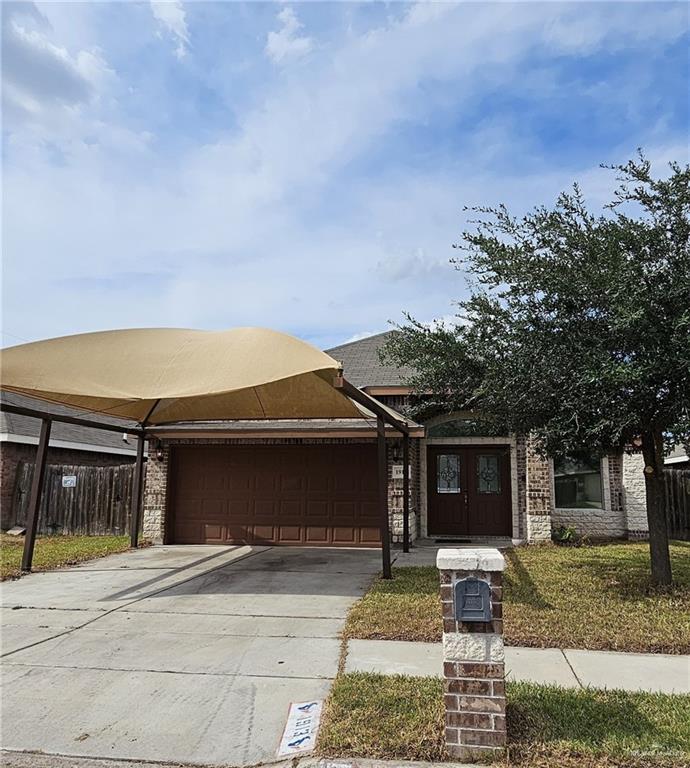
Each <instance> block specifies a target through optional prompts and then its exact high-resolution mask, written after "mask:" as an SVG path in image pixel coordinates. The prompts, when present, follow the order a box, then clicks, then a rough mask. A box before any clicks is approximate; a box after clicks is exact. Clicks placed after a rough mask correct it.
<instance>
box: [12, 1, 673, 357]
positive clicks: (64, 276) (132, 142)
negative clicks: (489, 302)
mask: <svg viewBox="0 0 690 768" xmlns="http://www.w3.org/2000/svg"><path fill="white" fill-rule="evenodd" d="M250 7H251V6H250ZM669 8H670V6H663V7H660V9H659V10H658V11H657V9H654V13H655V14H656V13H658V14H659V15H660V16H662V17H663V18H664V19H665V26H664V24H662V22H660V21H657V22H655V24H656V27H657V34H658V35H659V37H663V36H664V35H665V36H668V35H672V34H675V30H676V29H677V28H680V29H682V25H681V24H679V22H678V19H677V18H674V16H673V13H672V12H671V11H670V10H669ZM587 9H588V12H590V13H593V14H595V16H596V17H597V18H598V19H599V23H598V24H596V23H593V24H592V25H591V28H592V30H593V32H592V34H594V35H595V39H596V41H597V42H596V44H597V45H599V46H602V47H603V46H606V45H607V39H608V38H611V37H616V38H618V37H625V36H626V35H629V36H632V37H634V35H635V34H636V29H637V28H638V26H640V25H643V22H644V18H645V16H646V15H649V14H650V13H651V12H650V11H646V13H643V14H642V16H643V18H642V20H640V18H639V17H638V16H637V15H636V14H631V15H630V17H629V18H628V17H626V18H623V17H621V18H620V19H618V20H617V21H616V24H613V25H612V26H610V27H608V28H607V29H608V31H607V33H606V35H604V36H602V34H601V31H600V27H601V26H604V27H605V26H606V24H607V23H608V22H607V21H606V19H607V16H606V14H607V12H608V11H606V9H601V11H600V10H599V9H598V8H597V7H596V6H594V5H588V6H587ZM284 10H289V9H284ZM432 11H433V12H432ZM146 12H147V11H146ZM581 12H582V10H581V7H580V9H579V10H578V13H581ZM563 13H564V12H563V11H562V10H559V9H558V8H556V7H552V6H548V5H538V6H534V7H532V6H531V5H524V4H522V5H518V6H517V7H515V6H512V5H507V4H506V5H504V4H496V5H494V4H485V5H484V4H482V5H471V6H468V5H462V4H459V5H455V4H444V5H440V4H439V5H435V6H434V7H433V8H431V7H429V8H427V7H426V6H422V7H419V8H413V9H412V10H411V11H409V12H406V13H404V14H403V15H402V16H400V17H399V18H397V19H393V20H390V21H387V22H386V23H385V24H382V25H381V26H380V27H379V28H378V29H376V30H374V31H372V32H370V33H369V34H367V35H365V36H363V37H357V38H355V37H348V38H347V39H346V40H345V42H344V43H343V44H342V45H341V46H339V47H334V48H333V49H332V50H329V58H328V60H327V61H324V60H319V61H317V62H315V66H313V67H311V66H308V65H309V64H310V63H311V58H310V60H309V61H308V62H306V65H305V67H304V69H303V71H301V72H300V78H299V80H291V79H287V78H284V77H281V78H280V82H278V83H276V84H275V85H274V86H273V87H272V88H270V89H269V91H268V93H267V94H266V93H265V92H261V93H260V94H257V99H256V105H255V106H254V107H253V108H252V109H251V110H249V111H247V112H244V113H240V114H239V115H238V124H237V125H236V126H235V127H234V128H233V130H232V131H227V132H225V133H224V134H223V135H222V136H221V138H220V139H218V140H214V141H212V142H209V143H208V144H206V145H201V144H197V145H195V146H193V147H192V148H191V149H187V150H183V151H180V152H178V153H176V154H175V155H174V157H169V156H165V157H161V156H158V155H157V154H156V149H155V146H151V145H150V144H149V143H148V142H147V141H146V140H145V137H143V136H141V137H139V135H138V134H133V132H132V131H128V127H127V123H126V121H122V122H117V123H116V124H115V125H112V126H110V127H107V128H104V127H101V129H100V133H99V134H98V136H99V141H98V142H97V143H95V144H94V143H84V142H82V143H81V144H79V146H78V147H75V148H74V151H73V154H72V156H71V157H70V161H69V163H65V164H64V165H61V166H60V165H56V164H52V163H48V162H46V161H45V158H44V157H42V156H39V155H37V154H32V153H31V152H29V150H28V149H27V150H26V152H25V153H23V154H21V155H19V156H16V155H15V156H14V157H13V158H12V161H13V162H12V167H10V168H8V169H6V171H5V213H4V221H5V242H4V248H5V254H6V258H5V262H4V267H3V271H4V274H3V277H4V290H5V302H4V310H3V312H4V313H5V317H9V318H10V319H11V320H10V322H8V323H7V325H6V330H7V331H8V332H10V333H15V334H18V335H22V336H24V337H27V338H35V337H40V336H48V335H59V334H61V333H69V332H75V331H78V330H91V329H96V328H99V327H100V328H102V327H123V326H136V325H140V326H141V325H175V326H191V327H194V326H197V327H227V326H231V325H239V324H243V325H246V324H251V325H264V326H269V327H276V328H282V329H285V330H289V331H290V330H291V331H293V332H304V330H305V329H310V330H311V329H318V335H316V336H314V335H313V336H312V338H313V340H314V342H315V343H318V344H321V345H322V346H329V345H332V344H333V343H335V342H337V341H339V340H341V339H342V338H343V336H347V335H349V334H350V333H351V332H352V331H353V330H356V329H372V328H381V329H384V328H385V327H386V322H387V321H388V320H389V319H392V320H399V319H400V317H401V311H402V310H404V309H409V310H411V311H412V312H413V313H414V314H415V315H417V316H419V317H420V318H421V319H431V318H433V317H435V316H443V315H445V314H449V313H452V311H453V307H452V304H451V299H452V298H459V297H460V296H461V295H462V292H463V291H464V290H465V285H464V281H463V279H462V276H461V275H454V273H453V271H452V269H451V268H450V267H449V266H447V265H446V262H447V260H449V259H450V258H451V257H452V256H454V255H457V253H456V252H454V251H452V249H451V243H452V242H454V241H456V240H457V239H458V237H459V232H460V230H461V228H462V221H461V215H460V211H461V208H462V205H463V204H465V203H467V204H480V203H494V202H497V201H498V200H502V201H505V202H506V203H508V204H509V205H510V206H511V207H518V208H520V207H522V206H525V205H531V204H532V203H536V202H546V203H548V202H550V201H552V200H553V197H554V195H555V194H556V193H557V192H558V191H560V190H561V189H562V188H564V187H565V186H567V185H568V184H569V183H570V182H571V181H572V179H573V178H582V177H583V176H584V177H585V182H588V181H591V183H592V186H593V187H594V188H595V189H599V188H600V189H602V190H603V189H604V187H606V188H608V189H610V176H608V177H607V183H606V184H605V185H604V184H601V178H602V177H603V175H604V174H605V172H599V171H596V170H595V171H592V172H591V173H590V167H589V165H588V164H584V165H582V164H581V165H580V166H575V165H574V164H573V163H572V162H570V161H569V160H568V159H564V161H563V163H562V164H561V165H560V166H559V167H557V168H553V167H551V168H549V169H548V170H545V169H544V167H543V166H539V164H538V163H535V164H534V167H533V168H532V169H530V170H528V171H523V172H521V173H519V174H514V175H511V168H510V167H505V168H501V169H500V171H496V170H495V166H496V164H495V163H493V164H492V162H491V158H492V157H493V147H494V146H495V145H496V144H500V143H502V142H503V140H504V139H503V136H502V135H501V132H500V131H497V130H496V128H495V126H491V131H490V133H488V132H487V133H484V132H483V131H482V129H481V127H479V128H478V129H477V131H476V136H475V139H474V142H473V147H470V148H469V151H468V150H467V148H463V149H460V150H459V151H458V158H457V159H456V160H455V164H454V166H453V167H448V168H446V169H445V170H444V171H438V170H432V169H424V170H419V169H418V168H417V169H415V168H410V167H405V166H404V164H401V167H400V169H399V172H398V175H397V176H396V177H395V178H393V177H391V176H385V175H382V176H381V177H377V176H372V175H371V174H363V176H364V178H363V179H362V180H360V181H357V180H354V181H353V179H352V178H347V179H344V183H342V184H341V183H340V182H341V180H343V169H344V168H345V167H346V166H347V165H348V163H349V162H350V161H351V160H352V159H353V158H359V157H362V156H363V155H364V153H365V152H366V151H367V150H368V149H369V148H370V147H371V146H372V144H373V143H374V142H375V141H376V140H378V139H380V138H381V137H383V136H386V135H387V132H388V131H390V130H391V128H392V127H394V126H395V125H396V124H398V123H400V122H404V121H406V120H414V121H418V122H421V121H422V120H423V119H425V118H427V117H428V118H429V119H430V120H433V117H434V114H433V108H434V105H433V103H431V104H430V103H429V102H427V101H425V100H423V99H420V98H418V96H419V91H418V86H419V83H420V82H423V81H426V80H428V79H434V80H435V82H446V81H448V82H452V88H453V99H454V103H456V104H457V105H458V109H462V105H463V102H464V100H465V99H466V98H467V96H468V95H471V94H472V93H473V92H474V91H473V89H474V90H476V89H481V88H484V87H485V83H486V81H485V80H480V79H479V75H480V74H481V75H482V77H485V72H489V73H490V76H491V77H493V78H494V82H493V83H492V84H493V85H503V86H504V87H510V86H511V83H513V82H514V78H516V77H521V76H522V74H523V73H522V72H521V69H520V66H519V65H520V62H521V60H522V58H523V57H524V56H526V55H528V54H529V53H530V52H531V51H532V50H534V48H535V46H538V45H540V44H542V43H543V42H544V39H545V35H544V21H543V17H544V15H545V14H546V15H549V16H550V17H551V18H553V19H558V18H561V17H560V16H559V15H558V14H561V15H562V14H563ZM569 13H574V12H570V11H569ZM286 18H288V19H289V16H288V17H286ZM282 21H283V22H285V19H283V20H282ZM298 23H299V22H298ZM185 30H186V27H185ZM276 34H277V33H276ZM292 34H293V35H295V34H297V30H294V29H293V33H292ZM547 44H548V45H549V46H552V47H556V46H557V45H558V41H557V40H556V41H554V39H553V37H550V38H549V39H548V40H547ZM56 45H57V44H56ZM58 47H59V46H58ZM72 58H73V59H74V58H75V54H74V53H73V54H72ZM316 58H317V57H316V55H315V56H314V59H316ZM486 76H487V77H488V75H486ZM260 96H261V97H262V98H260ZM103 122H104V123H105V122H106V121H105V120H103ZM115 131H118V132H119V133H118V134H117V135H115ZM139 139H140V140H139ZM487 139H488V140H490V144H491V147H492V152H490V153H488V155H489V157H488V158H487V156H486V155H484V154H482V153H481V152H478V151H476V150H477V149H478V148H482V147H483V146H486V145H487V143H489V141H488V140H487ZM635 140H637V137H635ZM505 141H506V142H508V146H509V147H510V148H511V152H512V153H515V154H519V152H520V151H521V149H522V148H521V147H520V146H519V138H518V137H515V136H511V135H510V134H509V133H508V134H507V135H506V136H505ZM640 143H647V142H645V141H642V142H640ZM630 151H631V147H621V148H618V150H617V151H616V153H614V155H613V156H611V157H604V158H601V157H596V158H593V162H592V163H591V165H594V164H595V163H596V162H598V161H599V160H611V161H615V160H619V159H620V160H623V159H625V158H626V157H627V156H628V155H629V154H630ZM670 153H671V154H675V155H676V156H677V157H679V156H680V155H678V154H677V151H676V150H673V151H671V152H670ZM650 154H651V153H650ZM133 157H135V158H136V162H132V158H133ZM128 161H130V162H128ZM335 183H337V184H338V185H339V186H338V190H337V195H338V198H337V203H338V205H337V208H336V206H335V205H333V211H332V213H331V214H330V215H323V213H322V212H319V214H320V215H315V214H314V209H315V208H318V205H319V204H320V203H322V202H323V201H324V200H323V198H324V197H325V196H326V195H328V194H331V189H329V186H330V185H333V184H335ZM597 185H600V187H598V186H597ZM584 187H585V191H588V186H587V184H585V185H584ZM143 272H145V273H146V279H145V280H143V279H142V280H137V278H136V275H137V274H138V273H143ZM106 284H107V286H109V287H108V289H107V290H106V289H105V288H104V289H97V288H96V286H98V285H104V286H105V285H106ZM26 296H31V297H32V301H31V302H27V301H26ZM36 306H40V307H42V308H43V312H42V313H38V312H36V311H35V307H36Z"/></svg>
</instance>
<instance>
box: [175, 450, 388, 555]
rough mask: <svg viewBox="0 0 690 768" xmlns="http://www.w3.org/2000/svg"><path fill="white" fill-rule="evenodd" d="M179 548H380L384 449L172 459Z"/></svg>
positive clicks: (195, 453) (186, 453) (193, 453)
mask: <svg viewBox="0 0 690 768" xmlns="http://www.w3.org/2000/svg"><path fill="white" fill-rule="evenodd" d="M171 492H172V493H171V499H170V505H169V514H170V515H171V517H172V520H170V522H169V530H170V531H171V533H172V540H173V541H174V542H176V543H178V544H218V543H227V544H231V543H241V542H246V543H254V544H258V543H265V544H293V545H302V546H308V545H321V546H325V545H330V546H378V544H379V542H380V538H379V527H378V525H379V523H378V520H379V518H378V505H377V473H376V446H375V445H369V444H359V445H284V446H278V445H259V446H250V445H238V446H185V447H179V448H176V449H175V450H174V451H173V456H172V481H171Z"/></svg>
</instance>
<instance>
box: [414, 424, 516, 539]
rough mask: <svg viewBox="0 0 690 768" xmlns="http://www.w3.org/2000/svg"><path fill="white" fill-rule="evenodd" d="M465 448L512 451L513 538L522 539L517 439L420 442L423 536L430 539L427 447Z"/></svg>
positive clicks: (464, 439) (483, 438)
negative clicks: (489, 446) (499, 447)
mask: <svg viewBox="0 0 690 768" xmlns="http://www.w3.org/2000/svg"><path fill="white" fill-rule="evenodd" d="M444 445H447V446H448V447H452V446H455V447H458V446H460V447H463V448H471V447H476V448H481V447H482V446H483V445H487V446H488V445H492V446H501V445H503V446H506V447H508V448H509V449H510V501H511V510H512V515H511V519H512V528H513V532H512V538H513V539H519V538H520V510H519V508H518V471H517V440H516V439H515V437H474V436H468V437H426V438H424V439H423V440H421V441H420V479H419V491H420V506H421V515H420V517H421V520H420V523H421V535H422V537H423V538H428V537H429V536H430V535H433V536H436V534H430V533H429V523H428V521H429V518H428V508H429V507H428V498H427V461H426V459H427V447H429V446H434V447H436V446H438V447H442V446H444Z"/></svg>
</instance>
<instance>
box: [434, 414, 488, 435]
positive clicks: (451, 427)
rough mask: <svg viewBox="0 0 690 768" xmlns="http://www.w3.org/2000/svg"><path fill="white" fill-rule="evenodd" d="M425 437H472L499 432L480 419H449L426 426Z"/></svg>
mask: <svg viewBox="0 0 690 768" xmlns="http://www.w3.org/2000/svg"><path fill="white" fill-rule="evenodd" d="M426 433H427V437H468V436H470V437H473V436H475V435H482V436H488V437H500V436H501V432H500V430H497V429H496V427H495V426H493V425H492V424H490V423H489V422H487V421H482V420H481V419H471V418H467V419H451V420H450V421H442V422H441V423H440V424H434V425H432V426H430V427H427V432H426Z"/></svg>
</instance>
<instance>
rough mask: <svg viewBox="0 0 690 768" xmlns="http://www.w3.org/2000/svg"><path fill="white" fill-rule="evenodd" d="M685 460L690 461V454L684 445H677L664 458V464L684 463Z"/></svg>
mask: <svg viewBox="0 0 690 768" xmlns="http://www.w3.org/2000/svg"><path fill="white" fill-rule="evenodd" d="M684 462H690V456H688V454H687V452H686V451H685V448H683V446H682V445H677V446H676V447H675V448H674V449H673V450H672V451H671V453H669V455H668V456H667V457H666V458H665V459H664V464H671V465H673V464H682V463H684Z"/></svg>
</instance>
